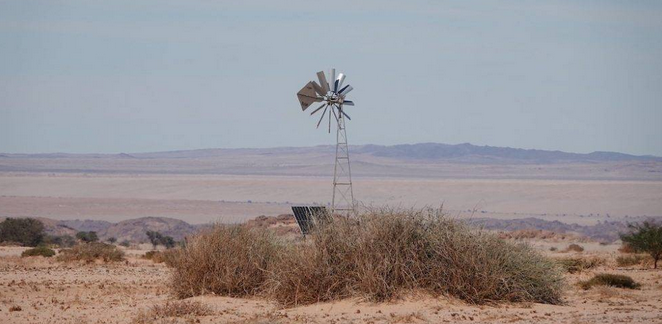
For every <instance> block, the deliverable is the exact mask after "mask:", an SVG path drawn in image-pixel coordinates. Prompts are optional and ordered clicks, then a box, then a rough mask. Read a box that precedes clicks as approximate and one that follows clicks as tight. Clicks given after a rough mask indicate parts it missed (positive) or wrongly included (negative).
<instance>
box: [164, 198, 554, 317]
mask: <svg viewBox="0 0 662 324" xmlns="http://www.w3.org/2000/svg"><path fill="white" fill-rule="evenodd" d="M309 238H310V239H309V240H308V241H306V242H304V243H296V242H280V241H277V240H276V239H274V238H273V236H271V235H268V234H267V233H265V232H264V231H260V230H249V229H247V228H244V227H242V226H217V227H215V228H214V229H213V230H211V231H208V232H206V233H203V234H201V235H199V236H197V237H196V238H194V239H193V240H190V242H189V244H188V245H187V246H186V247H185V248H184V249H182V250H181V251H180V252H179V253H178V255H177V257H176V258H175V259H176V261H175V262H174V263H173V266H174V271H175V275H174V276H173V283H172V285H173V287H174V288H173V291H174V293H175V295H177V296H180V297H188V296H193V295H197V294H203V293H206V292H213V293H216V294H220V295H229V296H246V295H262V296H266V297H268V298H271V299H274V300H276V301H278V302H279V303H280V304H282V305H285V306H294V305H301V304H310V303H315V302H319V301H331V300H338V299H342V298H347V297H355V296H360V297H363V298H365V299H367V300H370V301H385V300H389V299H393V298H397V297H399V296H402V294H403V293H405V292H407V291H411V290H422V291H426V292H428V293H431V294H434V295H439V294H448V295H452V296H456V297H459V298H461V299H464V300H466V301H468V302H471V303H485V302H491V301H534V302H542V303H559V302H560V300H561V298H560V294H561V285H562V277H561V274H560V272H559V271H557V270H558V268H557V267H556V266H555V264H554V263H553V262H552V261H550V260H548V259H546V258H544V257H543V256H541V255H540V254H539V253H538V252H536V251H534V250H533V249H531V248H530V247H528V246H526V245H519V244H513V243H509V242H506V241H504V240H502V239H499V238H498V237H496V236H495V235H493V234H490V233H487V232H484V231H476V230H472V229H470V228H468V227H466V226H465V225H462V224H460V223H458V222H455V221H452V220H449V219H448V218H446V217H444V216H443V214H442V213H441V211H439V210H431V209H426V210H422V211H375V212H371V213H368V214H364V215H361V216H359V217H357V218H335V219H333V220H331V221H330V222H329V223H327V224H326V225H325V226H323V227H320V228H318V229H317V230H316V231H315V233H313V234H312V235H310V236H309Z"/></svg>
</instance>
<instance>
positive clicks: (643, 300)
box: [0, 242, 662, 324]
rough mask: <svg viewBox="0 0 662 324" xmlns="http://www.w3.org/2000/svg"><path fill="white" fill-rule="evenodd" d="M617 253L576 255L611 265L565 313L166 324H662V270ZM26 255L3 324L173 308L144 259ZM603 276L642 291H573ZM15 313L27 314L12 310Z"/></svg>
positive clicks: (569, 294)
mask: <svg viewBox="0 0 662 324" xmlns="http://www.w3.org/2000/svg"><path fill="white" fill-rule="evenodd" d="M567 244H568V243H567V242H566V243H558V247H559V248H561V247H563V246H564V245H567ZM616 248H617V246H613V245H611V246H608V247H607V248H604V247H603V249H602V250H592V249H591V247H590V246H587V251H586V252H584V253H581V254H575V255H586V254H590V255H592V256H594V255H598V256H601V257H605V258H608V259H609V260H611V261H610V263H608V264H607V265H606V266H603V267H601V268H598V269H595V270H591V271H587V272H584V273H581V274H573V275H571V274H568V275H567V282H568V286H567V288H566V293H565V301H566V303H565V305H560V306H552V305H543V304H499V305H489V306H475V305H467V304H465V303H463V302H461V301H459V300H455V299H449V298H445V297H441V298H432V297H429V296H425V295H421V294H415V293H413V294H412V295H411V296H409V297H407V298H404V299H403V300H399V301H394V302H391V303H383V304H374V303H366V302H362V301H360V300H357V299H352V300H344V301H338V302H333V303H321V304H316V305H310V306H304V307H296V308H290V309H282V308H279V307H278V306H277V305H274V304H273V303H271V302H268V301H264V300H260V299H237V298H228V297H219V296H200V297H194V298H190V299H189V300H194V301H199V302H201V303H202V304H204V305H207V306H209V307H210V308H211V309H212V311H213V313H212V315H209V316H199V317H194V318H187V319H186V320H184V319H179V321H178V319H172V318H171V319H169V320H171V321H167V322H164V323H179V322H181V323H456V322H460V323H568V324H575V323H662V270H651V269H640V268H639V266H636V267H634V268H629V269H623V268H615V266H614V265H613V257H614V256H615V255H616V254H617V252H615V251H614V250H615V249H616ZM23 250H24V248H18V247H0V323H16V324H19V323H74V324H80V323H131V322H132V321H133V320H134V319H135V318H136V317H137V316H138V314H139V313H140V312H144V311H146V310H148V309H149V308H150V307H152V306H154V305H163V304H164V303H165V302H166V301H168V300H172V297H171V296H170V295H169V293H168V275H169V270H168V268H167V267H165V266H164V265H163V264H153V263H152V262H151V261H146V260H143V259H140V257H139V255H140V254H142V253H144V251H128V253H129V258H128V261H127V262H126V263H117V264H92V265H82V264H77V263H70V264H67V263H60V262H56V261H52V260H48V259H44V258H42V257H31V258H20V257H19V255H20V253H21V251H23ZM547 253H552V252H547ZM552 254H555V255H553V256H561V255H567V254H561V253H552ZM598 272H610V273H619V274H626V275H629V276H632V277H633V278H634V279H635V280H636V281H638V282H640V283H642V288H641V289H640V290H626V289H618V288H594V289H591V290H588V291H584V290H581V289H580V288H578V287H577V286H575V285H574V283H576V281H578V280H583V279H587V278H590V277H591V276H592V275H593V274H594V273H598ZM16 306H18V307H20V311H16V310H15V311H10V308H12V307H14V309H16V308H15V307H16Z"/></svg>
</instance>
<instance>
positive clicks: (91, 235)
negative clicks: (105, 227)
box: [76, 231, 99, 243]
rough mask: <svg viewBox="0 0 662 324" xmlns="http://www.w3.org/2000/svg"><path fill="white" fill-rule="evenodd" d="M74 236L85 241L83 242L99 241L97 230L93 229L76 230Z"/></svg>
mask: <svg viewBox="0 0 662 324" xmlns="http://www.w3.org/2000/svg"><path fill="white" fill-rule="evenodd" d="M76 238H77V239H79V240H81V241H83V242H85V243H91V242H97V241H99V236H97V232H94V231H89V232H83V231H81V232H78V233H76Z"/></svg>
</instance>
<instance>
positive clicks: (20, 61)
mask: <svg viewBox="0 0 662 324" xmlns="http://www.w3.org/2000/svg"><path fill="white" fill-rule="evenodd" d="M357 2H358V1H325V2H315V1H283V2H280V1H255V2H253V1H236V2H234V1H220V0H219V1H193V0H181V1H166V0H126V1H125V0H113V1H108V0H104V1H90V0H80V1H59V0H39V1H32V0H14V1H4V0H0V47H1V49H0V152H109V153H112V152H142V151H162V150H175V149H195V148H211V147H272V146H304V145H305V146H307V145H319V144H332V143H333V142H334V140H335V138H334V135H329V134H327V133H326V132H324V131H322V130H321V129H319V130H316V129H315V123H316V120H315V118H313V117H310V116H309V115H308V114H307V113H303V112H301V109H300V107H299V105H298V102H297V100H296V95H295V94H296V92H297V91H298V90H299V89H300V88H301V87H302V86H303V85H304V84H305V83H306V82H307V81H308V80H312V79H313V78H314V77H315V72H317V71H318V70H321V69H328V68H330V67H336V68H337V69H338V70H339V71H342V72H344V73H346V74H347V81H346V82H349V83H350V84H352V85H353V86H354V88H355V90H354V91H353V92H352V93H351V94H350V97H351V98H352V99H353V100H354V101H355V102H356V106H355V107H349V108H348V110H347V111H348V113H349V114H350V116H351V117H352V121H351V122H349V124H348V136H349V141H350V143H352V144H366V143H374V144H400V143H415V142H442V143H451V144H453V143H463V142H471V143H473V144H477V145H494V146H511V147H522V148H539V149H552V150H564V151H571V152H591V151H595V150H600V151H619V152H625V153H632V154H653V155H659V156H662V127H661V125H662V1H606V0H603V1H574V0H573V1H551V0H543V1H398V2H395V1H361V2H360V4H359V3H357Z"/></svg>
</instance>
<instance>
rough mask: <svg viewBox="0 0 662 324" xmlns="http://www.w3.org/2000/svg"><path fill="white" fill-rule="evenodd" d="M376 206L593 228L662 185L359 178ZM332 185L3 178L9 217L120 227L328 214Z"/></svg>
mask: <svg viewBox="0 0 662 324" xmlns="http://www.w3.org/2000/svg"><path fill="white" fill-rule="evenodd" d="M354 192H355V197H356V199H357V200H358V201H359V202H361V203H363V204H365V205H369V206H382V205H385V204H388V205H390V206H398V207H424V206H434V207H437V206H440V205H442V204H443V205H444V208H445V209H446V210H447V211H449V212H451V213H452V214H455V215H459V216H466V215H469V214H471V212H470V210H476V211H477V213H478V214H479V216H480V217H495V218H503V219H513V218H521V217H538V218H542V219H545V220H560V221H563V222H570V223H579V224H593V223H595V222H597V221H605V220H617V219H623V218H625V217H626V216H644V215H646V216H662V182H661V181H630V180H628V181H626V180H623V181H615V180H532V179H528V180H527V179H421V178H411V179H408V178H370V177H358V178H356V179H355V181H354ZM330 196H331V179H330V178H328V177H311V176H287V177H286V176H232V175H135V174H132V175H122V174H117V175H108V174H57V173H56V174H44V173H0V216H42V217H49V218H54V219H76V218H86V219H103V220H107V221H120V220H123V219H128V218H136V217H142V216H167V217H174V218H179V219H182V220H185V221H187V222H189V223H207V222H210V221H217V220H219V219H220V220H223V221H242V220H245V219H247V218H252V217H255V216H257V215H277V214H281V213H283V212H287V211H289V207H290V206H291V205H292V204H326V203H328V202H329V201H328V200H329V198H330Z"/></svg>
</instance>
